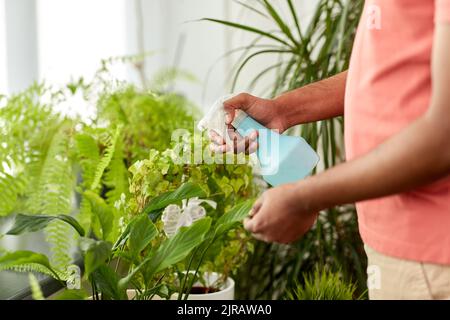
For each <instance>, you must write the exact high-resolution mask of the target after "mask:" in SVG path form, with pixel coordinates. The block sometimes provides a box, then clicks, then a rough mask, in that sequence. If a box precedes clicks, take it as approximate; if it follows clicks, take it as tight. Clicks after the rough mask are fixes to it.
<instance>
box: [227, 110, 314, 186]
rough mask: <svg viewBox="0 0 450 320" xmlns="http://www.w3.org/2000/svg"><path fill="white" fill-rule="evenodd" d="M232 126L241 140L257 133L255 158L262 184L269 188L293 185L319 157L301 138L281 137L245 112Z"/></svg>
mask: <svg viewBox="0 0 450 320" xmlns="http://www.w3.org/2000/svg"><path fill="white" fill-rule="evenodd" d="M232 126H233V127H234V128H235V129H236V131H237V132H238V133H239V134H240V135H241V136H243V137H244V136H247V135H249V134H250V133H251V132H252V131H254V130H257V131H258V149H257V152H256V153H257V157H258V160H259V162H260V165H261V174H262V176H263V178H264V180H265V181H266V182H267V183H269V184H270V185H272V186H278V185H280V184H284V183H290V182H295V181H297V180H300V179H303V178H305V177H306V176H308V175H309V174H310V173H311V171H312V170H313V169H314V167H315V166H316V165H317V163H318V162H319V156H318V155H317V153H316V152H315V151H314V149H313V148H311V146H310V145H309V144H308V143H307V142H306V141H305V140H304V139H303V138H302V137H296V136H287V135H281V134H279V133H277V132H275V131H273V130H270V129H268V128H266V127H264V126H263V125H262V124H260V123H259V122H257V121H256V120H255V119H253V118H252V117H250V116H249V115H247V114H246V113H245V112H243V111H240V110H238V111H237V112H236V116H235V118H234V120H233V122H232Z"/></svg>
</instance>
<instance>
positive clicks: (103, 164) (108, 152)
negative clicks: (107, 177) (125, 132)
mask: <svg viewBox="0 0 450 320" xmlns="http://www.w3.org/2000/svg"><path fill="white" fill-rule="evenodd" d="M121 130H122V126H118V127H117V128H116V130H115V131H114V134H113V135H112V137H110V138H109V139H108V140H107V141H106V145H107V146H106V149H105V152H104V155H103V157H102V158H101V159H100V161H99V163H98V165H97V168H96V169H95V173H94V177H93V179H92V184H91V186H90V188H89V189H90V190H97V189H98V187H99V186H100V180H101V178H102V176H103V173H104V172H105V170H106V168H107V167H108V166H109V164H110V163H111V160H112V158H113V155H114V152H115V150H116V143H117V139H118V138H119V135H120V131H121Z"/></svg>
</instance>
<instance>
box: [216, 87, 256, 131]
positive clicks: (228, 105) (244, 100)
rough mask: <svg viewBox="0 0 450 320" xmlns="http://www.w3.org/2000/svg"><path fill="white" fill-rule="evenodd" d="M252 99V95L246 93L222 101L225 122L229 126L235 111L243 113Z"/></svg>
mask: <svg viewBox="0 0 450 320" xmlns="http://www.w3.org/2000/svg"><path fill="white" fill-rule="evenodd" d="M252 98H254V97H253V96H252V95H250V94H248V93H240V94H238V95H237V96H235V97H233V98H231V99H228V100H227V101H224V103H223V107H224V109H225V112H226V113H227V115H226V116H225V122H226V123H227V124H230V123H231V122H232V121H233V119H234V115H235V109H241V110H243V111H245V110H247V109H248V107H249V106H250V105H251V103H250V100H252Z"/></svg>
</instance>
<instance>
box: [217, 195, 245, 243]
mask: <svg viewBox="0 0 450 320" xmlns="http://www.w3.org/2000/svg"><path fill="white" fill-rule="evenodd" d="M252 205H253V200H247V201H244V202H242V203H240V204H238V205H236V206H235V207H233V208H232V209H230V210H229V211H227V212H226V213H224V214H223V215H222V216H221V217H219V219H217V222H216V224H215V229H214V233H215V235H216V236H220V235H222V234H225V233H226V232H227V231H229V230H230V229H231V228H232V227H233V226H235V224H236V223H238V222H242V220H244V218H245V217H247V216H248V214H249V212H250V209H251V208H252Z"/></svg>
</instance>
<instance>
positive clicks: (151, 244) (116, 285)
mask: <svg viewBox="0 0 450 320" xmlns="http://www.w3.org/2000/svg"><path fill="white" fill-rule="evenodd" d="M186 196H187V197H190V199H191V200H190V201H191V204H189V203H187V204H186V207H185V211H186V208H190V209H189V210H191V211H196V210H198V209H199V208H203V207H200V206H199V205H198V204H199V203H200V202H201V200H198V198H197V197H203V196H205V191H204V190H203V189H202V188H201V187H200V186H199V185H196V184H194V183H191V182H186V183H184V184H182V185H181V186H180V187H179V188H178V189H176V190H175V191H171V192H167V193H163V194H161V195H160V196H158V197H155V198H153V199H152V200H151V201H149V202H148V204H147V206H146V208H145V210H144V211H143V212H141V213H140V214H138V215H135V216H134V217H132V218H131V219H130V220H129V222H128V223H127V224H125V225H123V228H122V231H121V232H120V234H119V235H118V237H117V239H116V240H115V242H114V243H112V242H110V241H109V240H110V239H111V238H110V235H111V229H110V228H111V225H112V219H113V217H112V215H110V214H108V213H107V212H105V211H102V209H105V208H102V207H101V206H100V207H94V208H95V209H94V211H95V212H96V213H97V214H99V215H100V216H99V218H100V220H101V226H100V229H101V233H102V237H101V238H100V239H98V238H96V237H95V235H93V234H91V235H89V234H88V233H87V232H86V230H84V229H83V227H82V226H81V225H80V224H79V222H78V221H77V220H76V219H75V218H73V217H71V216H69V215H57V216H49V215H21V214H20V215H17V216H16V219H15V223H14V225H13V226H12V228H11V229H10V230H9V231H8V232H7V234H9V235H19V234H22V233H24V232H35V231H38V230H40V229H43V228H45V227H46V226H48V225H49V224H50V223H51V222H52V221H54V220H59V221H61V222H63V223H66V224H67V225H69V226H70V227H72V228H73V229H74V230H75V231H76V232H77V233H78V234H79V236H80V238H79V249H80V250H81V252H82V253H83V257H84V270H85V273H84V279H85V280H86V281H88V282H89V283H90V284H91V286H92V296H93V298H94V299H99V298H101V299H126V298H127V297H129V298H133V299H152V298H154V297H155V296H157V297H159V298H174V297H177V298H179V299H185V298H187V297H188V295H189V293H190V290H191V288H192V287H193V286H194V284H195V281H197V280H198V279H201V277H200V276H198V274H197V273H198V269H199V267H200V264H201V263H202V261H203V259H204V256H205V252H206V250H207V249H208V248H210V247H211V246H212V245H217V244H218V242H219V239H221V237H223V236H224V235H225V234H226V233H228V232H229V231H230V230H232V229H233V228H234V227H235V226H236V223H237V222H239V221H241V220H242V219H243V218H244V217H245V216H246V215H247V213H248V211H249V210H250V207H251V204H252V203H251V201H245V202H243V203H241V204H239V205H237V206H235V207H233V208H231V209H230V210H228V211H227V212H226V213H225V214H223V215H222V216H221V217H220V218H219V219H217V220H216V221H213V219H212V218H211V216H208V215H207V214H206V212H205V211H203V210H199V211H201V213H199V212H197V214H196V215H195V214H192V212H191V213H188V212H183V213H182V214H184V215H189V218H188V217H187V216H186V217H185V220H183V221H184V222H183V223H178V222H179V220H178V221H177V224H176V225H173V224H172V222H174V221H170V223H167V222H168V221H169V220H174V217H175V216H174V214H175V215H176V214H177V212H175V211H174V210H173V209H174V206H177V204H180V202H183V200H185V198H186ZM192 201H193V202H194V204H192ZM206 201H208V200H206ZM161 211H163V215H164V216H163V217H162V219H155V217H156V216H158V215H159V213H161ZM163 220H165V221H166V222H164V221H163ZM158 226H159V227H158ZM161 227H162V230H161V229H160V228H161ZM222 245H223V243H222ZM195 252H198V253H199V254H195ZM187 258H189V259H187ZM118 259H123V260H124V261H126V262H127V263H126V265H127V267H128V271H127V272H125V273H124V274H122V273H121V272H120V271H118V269H117V266H118V264H119V262H120V261H119V260H118ZM191 265H195V266H196V270H195V271H194V272H191V270H189V266H191ZM21 266H34V270H37V271H40V272H43V273H46V274H50V275H52V276H53V277H55V278H56V279H58V280H59V281H63V279H64V278H63V276H62V275H61V274H60V272H58V271H57V269H55V268H54V267H53V266H52V265H51V263H50V262H49V259H48V257H46V256H45V255H43V254H41V253H36V252H31V251H16V252H12V253H6V254H4V255H2V256H0V269H4V268H11V267H19V268H20V267H21ZM186 266H187V269H186ZM180 270H181V271H180ZM180 275H181V276H180ZM214 277H215V278H214ZM174 279H176V281H174ZM206 280H213V281H215V280H218V279H217V275H214V274H211V275H210V276H209V278H206ZM200 281H201V280H200ZM227 283H228V284H229V283H232V282H230V281H228V282H227ZM224 288H225V294H227V297H229V298H232V297H233V295H232V294H231V293H230V288H229V287H227V286H225V287H224ZM129 289H133V290H132V291H130V290H129ZM70 294H73V295H72V297H80V296H81V297H87V296H88V293H87V292H86V293H84V294H82V295H80V294H81V292H80V291H72V292H71V290H67V292H65V293H64V297H65V298H67V297H71V295H70ZM75 294H76V295H75ZM174 294H175V295H174ZM212 294H213V295H219V294H217V293H212ZM222 297H224V296H222ZM197 298H198V296H197Z"/></svg>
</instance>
